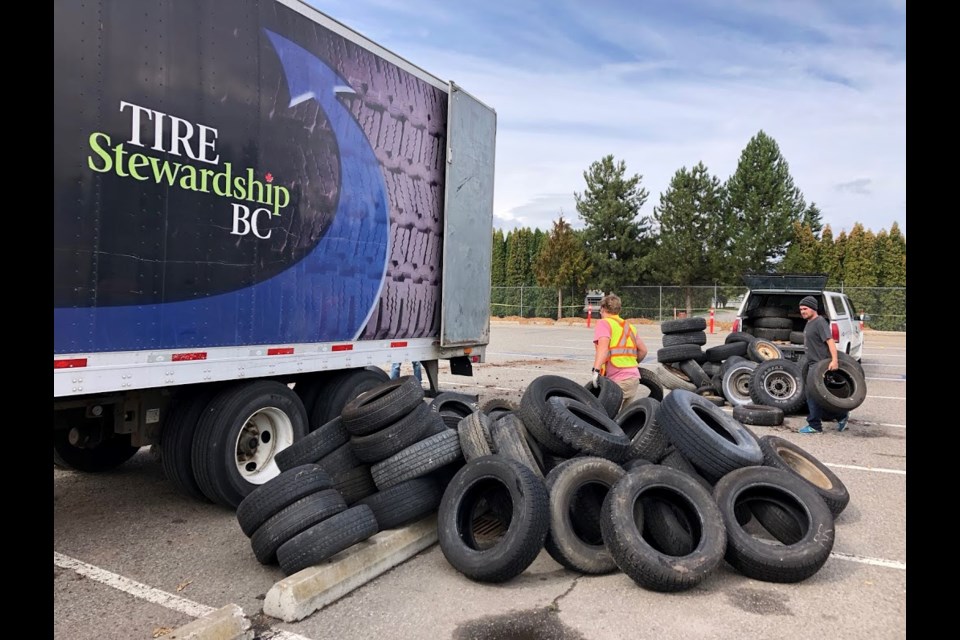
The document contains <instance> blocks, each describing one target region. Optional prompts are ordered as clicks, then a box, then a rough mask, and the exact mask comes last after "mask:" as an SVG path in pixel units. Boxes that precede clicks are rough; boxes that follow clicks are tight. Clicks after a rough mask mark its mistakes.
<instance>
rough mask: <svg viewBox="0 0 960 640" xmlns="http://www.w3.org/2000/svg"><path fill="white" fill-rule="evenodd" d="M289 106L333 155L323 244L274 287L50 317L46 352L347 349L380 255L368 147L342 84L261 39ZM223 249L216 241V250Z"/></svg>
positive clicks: (385, 251)
mask: <svg viewBox="0 0 960 640" xmlns="http://www.w3.org/2000/svg"><path fill="white" fill-rule="evenodd" d="M264 31H265V32H266V34H267V37H268V38H269V39H270V42H271V44H272V45H273V47H274V50H275V51H276V52H277V55H278V57H279V58H280V62H281V65H282V66H283V71H284V74H285V76H286V80H287V86H288V89H289V91H290V106H291V107H292V106H295V105H297V104H300V103H302V102H304V101H306V100H316V101H317V103H318V104H319V105H320V107H321V108H322V109H323V111H324V113H325V114H326V116H327V118H328V120H329V121H330V124H331V127H332V129H333V133H334V135H335V137H336V140H337V144H338V146H339V150H340V178H341V184H340V196H339V197H340V199H339V202H338V204H337V209H336V212H335V214H334V217H333V220H332V221H331V223H330V226H329V228H328V229H327V230H326V232H325V234H324V236H323V238H322V239H321V240H320V242H319V243H318V244H317V246H316V247H315V248H314V250H313V251H311V252H310V253H309V254H308V255H307V256H305V257H304V258H303V259H302V260H300V261H299V262H297V263H296V264H295V265H292V266H291V267H290V268H289V269H287V270H285V271H283V272H282V273H280V274H277V275H276V276H274V277H273V278H270V279H268V280H265V281H263V282H260V283H257V284H255V285H251V286H249V287H245V288H244V289H240V290H238V291H233V292H230V293H225V294H220V295H215V296H209V297H206V298H202V299H198V300H187V301H179V302H171V303H162V304H148V305H130V306H119V307H88V308H59V309H54V353H81V352H93V351H125V350H142V349H160V348H191V347H216V346H233V345H241V344H270V343H286V344H289V343H301V342H330V341H337V340H355V339H356V338H357V337H359V335H360V333H361V332H362V331H363V328H364V326H366V324H367V321H368V320H369V318H370V315H371V314H372V313H373V309H374V307H375V306H376V302H377V299H378V298H379V295H380V291H381V289H382V287H383V279H384V276H385V274H386V267H387V256H388V255H389V243H390V239H389V230H390V225H389V211H388V204H387V202H388V201H387V192H386V186H385V184H384V180H383V175H382V173H381V171H380V164H379V162H378V161H377V159H376V156H375V155H374V153H373V149H372V148H371V146H370V142H369V140H368V139H367V137H366V135H365V134H364V132H363V130H362V129H361V128H360V126H359V124H358V123H357V122H356V120H354V118H353V116H352V115H351V114H350V112H349V111H348V110H347V109H346V108H345V107H344V105H343V104H342V103H341V102H340V101H339V100H338V99H337V94H338V93H343V92H351V93H352V92H353V91H352V89H350V88H349V86H348V83H347V82H346V81H345V80H344V79H343V78H342V77H340V76H339V75H338V74H337V73H336V72H335V71H333V70H332V69H331V68H330V67H329V66H328V65H327V64H326V63H324V62H323V61H322V60H320V59H319V58H317V57H316V56H315V55H313V54H312V53H310V52H309V51H307V50H305V49H303V48H302V47H300V46H298V45H296V44H294V43H293V42H291V41H289V40H287V39H286V38H283V37H282V36H279V35H277V34H276V33H273V32H271V31H267V30H264ZM226 241H228V240H226V239H225V242H226Z"/></svg>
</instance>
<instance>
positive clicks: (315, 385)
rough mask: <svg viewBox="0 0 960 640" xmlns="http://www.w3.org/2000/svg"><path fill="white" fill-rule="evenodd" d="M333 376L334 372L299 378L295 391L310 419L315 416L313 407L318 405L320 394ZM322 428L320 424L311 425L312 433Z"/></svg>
mask: <svg viewBox="0 0 960 640" xmlns="http://www.w3.org/2000/svg"><path fill="white" fill-rule="evenodd" d="M332 374H333V372H332V371H317V372H314V373H310V374H307V375H305V376H303V377H301V378H299V379H298V380H297V383H296V384H295V385H293V390H294V392H296V394H297V395H298V396H300V401H301V402H303V408H304V410H305V411H306V412H307V416H308V417H309V416H312V415H313V407H314V406H315V405H316V404H317V399H318V398H319V397H320V394H321V393H323V391H324V389H325V388H326V386H327V384H329V382H330V376H331V375H332ZM320 426H321V425H320V424H313V423H311V424H310V431H313V430H314V429H316V428H318V427H320Z"/></svg>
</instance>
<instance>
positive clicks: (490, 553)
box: [437, 455, 550, 583]
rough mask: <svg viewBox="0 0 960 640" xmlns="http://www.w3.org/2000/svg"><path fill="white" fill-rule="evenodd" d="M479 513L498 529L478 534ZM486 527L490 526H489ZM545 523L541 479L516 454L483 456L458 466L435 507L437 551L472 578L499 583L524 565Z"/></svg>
mask: <svg viewBox="0 0 960 640" xmlns="http://www.w3.org/2000/svg"><path fill="white" fill-rule="evenodd" d="M481 516H484V517H486V518H487V519H489V520H491V524H492V525H496V529H497V532H498V535H497V536H496V537H489V538H488V537H486V536H482V535H480V533H481V532H480V531H478V530H477V528H476V524H477V522H478V518H479V517H481ZM491 528H492V527H491ZM549 529H550V497H549V494H548V493H547V488H546V485H544V482H543V480H541V479H540V478H538V477H537V476H536V475H534V473H533V471H531V470H530V469H529V468H527V467H526V465H523V464H521V463H519V462H517V461H516V460H511V459H509V458H506V457H503V456H496V455H493V456H484V457H482V458H476V459H474V460H471V461H470V462H468V463H467V464H465V465H464V466H463V468H461V469H460V470H459V471H458V472H457V473H456V475H454V476H453V479H452V480H451V481H450V484H449V485H448V486H447V490H446V491H445V492H444V494H443V499H442V500H441V501H440V509H439V510H438V512H437V534H438V538H439V542H440V551H441V552H443V557H444V558H446V559H447V562H449V563H450V565H451V566H453V568H454V569H456V570H457V571H459V572H460V573H462V574H463V575H465V576H466V577H467V578H469V579H471V580H474V581H477V582H489V583H501V582H506V581H507V580H510V579H512V578H514V577H516V576H518V575H520V574H521V573H523V572H524V571H525V570H526V569H527V567H529V566H530V565H531V564H532V563H533V561H534V560H535V559H536V558H537V556H538V555H539V554H540V552H541V551H542V550H543V543H544V540H545V539H546V537H547V532H548V531H549Z"/></svg>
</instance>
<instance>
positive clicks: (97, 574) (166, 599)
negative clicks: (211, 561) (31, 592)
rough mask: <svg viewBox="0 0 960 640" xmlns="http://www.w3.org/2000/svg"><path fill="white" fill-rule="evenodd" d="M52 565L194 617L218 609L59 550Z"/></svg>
mask: <svg viewBox="0 0 960 640" xmlns="http://www.w3.org/2000/svg"><path fill="white" fill-rule="evenodd" d="M53 564H55V565H57V566H58V567H62V568H64V569H70V570H71V571H75V572H77V573H79V574H80V575H82V576H84V577H87V578H90V579H92V580H96V581H97V582H100V583H101V584H105V585H107V586H108V587H113V588H114V589H117V590H118V591H123V592H124V593H127V594H130V595H132V596H133V597H135V598H139V599H141V600H146V601H147V602H150V603H153V604H158V605H160V606H161V607H166V608H167V609H173V610H174V611H178V612H180V613H183V614H186V615H188V616H191V617H193V618H199V617H201V616H205V615H207V614H208V613H211V612H213V611H216V609H214V608H213V607H208V606H207V605H205V604H200V603H198V602H194V601H193V600H187V599H186V598H181V597H180V596H177V595H174V594H172V593H167V592H166V591H161V590H160V589H154V588H153V587H148V586H147V585H145V584H142V583H140V582H137V581H135V580H131V579H130V578H124V577H123V576H121V575H117V574H115V573H112V572H110V571H107V570H106V569H101V568H100V567H95V566H93V565H92V564H87V563H86V562H82V561H80V560H77V559H75V558H71V557H69V556H65V555H63V554H62V553H57V552H56V551H54V552H53ZM270 638H272V639H273V640H311V639H310V638H308V637H306V636H301V635H298V634H296V633H290V632H289V631H272V632H271V635H270Z"/></svg>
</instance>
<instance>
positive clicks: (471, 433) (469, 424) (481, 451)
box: [457, 411, 496, 462]
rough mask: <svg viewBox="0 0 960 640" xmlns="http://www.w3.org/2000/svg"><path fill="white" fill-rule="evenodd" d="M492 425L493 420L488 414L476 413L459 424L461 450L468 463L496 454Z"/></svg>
mask: <svg viewBox="0 0 960 640" xmlns="http://www.w3.org/2000/svg"><path fill="white" fill-rule="evenodd" d="M491 423H492V419H491V418H490V417H489V416H488V415H487V414H486V413H484V412H483V411H474V412H473V413H471V414H470V415H468V416H467V417H466V418H462V419H461V420H460V422H459V423H458V424H457V435H458V437H459V438H460V450H461V451H462V452H463V458H464V459H465V460H466V461H467V462H470V461H471V460H473V459H474V458H482V457H483V456H489V455H491V454H494V453H496V445H495V444H494V442H493V436H492V435H491V434H490V425H491Z"/></svg>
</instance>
